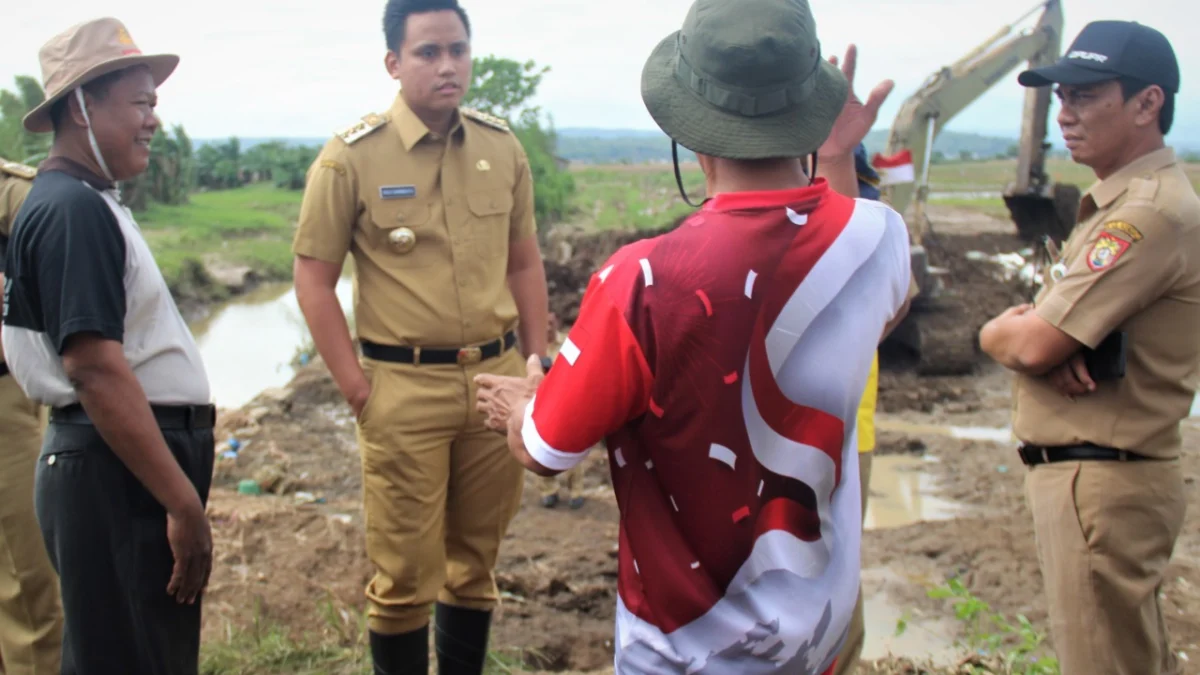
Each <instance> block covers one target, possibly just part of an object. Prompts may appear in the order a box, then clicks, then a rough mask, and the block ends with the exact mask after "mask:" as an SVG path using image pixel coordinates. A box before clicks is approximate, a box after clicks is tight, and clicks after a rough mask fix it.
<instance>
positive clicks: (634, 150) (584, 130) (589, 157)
mask: <svg viewBox="0 0 1200 675" xmlns="http://www.w3.org/2000/svg"><path fill="white" fill-rule="evenodd" d="M556 132H557V133H558V156H560V157H562V158H564V159H568V160H570V161H572V162H575V163H578V164H643V163H665V162H670V161H671V139H669V138H668V137H667V135H666V134H664V133H662V132H661V131H658V130H646V129H603V128H591V127H566V128H562V129H557V130H556ZM1178 135H1179V136H1183V137H1182V138H1176V137H1174V136H1171V137H1168V142H1169V143H1171V144H1172V145H1174V146H1175V148H1176V149H1177V150H1179V151H1180V153H1181V154H1182V155H1184V156H1186V157H1188V158H1189V159H1192V158H1195V157H1196V153H1197V151H1200V141H1192V140H1191V139H1190V138H1189V137H1187V136H1185V135H1184V134H1178ZM887 137H888V130H887V129H876V130H874V131H872V132H871V133H870V134H868V135H867V138H866V140H865V141H864V143H865V144H866V146H867V152H868V154H874V153H876V152H882V151H883V150H884V148H885V146H886V145H887ZM227 140H228V139H226V138H196V139H192V142H193V143H194V144H195V145H196V146H197V147H199V146H202V145H207V144H210V143H224V142H225V141H227ZM238 140H239V141H240V142H241V146H242V150H247V149H249V148H252V147H254V146H255V145H258V144H259V143H266V142H269V141H282V142H284V143H285V144H287V145H290V146H297V145H307V146H316V147H318V148H319V147H321V146H323V145H325V143H326V141H328V140H329V137H323V138H321V137H311V138H301V137H293V138H288V137H283V138H239V139H238ZM1048 140H1050V141H1051V142H1052V143H1053V144H1054V146H1055V148H1058V147H1060V145H1061V143H1059V142H1058V140H1059V139H1058V138H1057V137H1056V136H1054V135H1053V134H1051V137H1050V138H1049V139H1048ZM1016 143H1017V140H1016V138H1005V137H1003V136H999V135H995V136H993V135H987V134H975V133H965V132H959V131H943V132H942V133H941V134H940V135H939V136H938V139H937V141H935V142H934V144H933V149H934V152H940V153H941V154H942V156H943V157H945V158H946V159H958V158H959V157H960V156H961V155H962V153H963V152H964V151H965V152H967V153H969V155H970V157H972V158H992V157H996V156H1003V155H1005V154H1006V153H1008V152H1009V151H1010V149H1011V148H1013V147H1014V146H1015V145H1016ZM695 158H696V156H695V155H694V154H692V152H691V151H690V150H687V149H685V148H679V160H680V161H681V162H689V161H695Z"/></svg>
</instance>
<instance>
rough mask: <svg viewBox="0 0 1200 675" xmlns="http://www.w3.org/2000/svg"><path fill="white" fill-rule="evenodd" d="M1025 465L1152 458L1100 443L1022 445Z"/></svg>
mask: <svg viewBox="0 0 1200 675" xmlns="http://www.w3.org/2000/svg"><path fill="white" fill-rule="evenodd" d="M1017 452H1019V453H1020V454H1021V461H1022V462H1024V463H1025V466H1036V465H1038V464H1053V463H1054V462H1083V461H1091V460H1095V461H1107V462H1139V461H1144V460H1149V459H1152V458H1150V457H1146V456H1145V455H1139V454H1136V453H1132V452H1129V451H1128V450H1117V449H1116V448H1105V447H1101V446H1099V445H1087V444H1085V445H1059V446H1054V447H1046V446H1042V445H1022V446H1021V447H1020V448H1019V449H1018V451H1017Z"/></svg>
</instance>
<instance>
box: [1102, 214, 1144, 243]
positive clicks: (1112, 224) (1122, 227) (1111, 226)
mask: <svg viewBox="0 0 1200 675" xmlns="http://www.w3.org/2000/svg"><path fill="white" fill-rule="evenodd" d="M1104 229H1106V230H1115V231H1117V232H1120V233H1122V234H1124V235H1125V236H1127V237H1129V240H1130V241H1132V242H1135V243H1136V242H1139V241H1141V240H1142V239H1143V238H1144V237H1143V236H1142V232H1141V230H1139V229H1137V228H1136V227H1134V226H1133V225H1130V224H1129V223H1127V222H1125V221H1123V220H1113V221H1109V222H1107V223H1105V224H1104Z"/></svg>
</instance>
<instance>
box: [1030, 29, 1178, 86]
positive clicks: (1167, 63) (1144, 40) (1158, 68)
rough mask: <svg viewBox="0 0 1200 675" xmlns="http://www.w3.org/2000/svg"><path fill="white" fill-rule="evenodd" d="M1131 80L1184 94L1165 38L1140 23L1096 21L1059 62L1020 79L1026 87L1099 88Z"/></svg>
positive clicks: (1175, 62) (1082, 32)
mask: <svg viewBox="0 0 1200 675" xmlns="http://www.w3.org/2000/svg"><path fill="white" fill-rule="evenodd" d="M1118 77H1131V78H1134V79H1136V80H1140V81H1142V82H1145V83H1146V84H1157V85H1158V86H1160V87H1162V88H1163V91H1165V92H1167V93H1174V92H1177V91H1179V62H1178V61H1176V60H1175V50H1174V49H1172V48H1171V43H1170V42H1169V41H1168V40H1167V38H1166V36H1165V35H1163V34H1162V33H1160V32H1158V31H1156V30H1154V29H1153V28H1151V27H1149V26H1143V25H1142V24H1140V23H1137V22H1136V21H1093V22H1092V23H1089V24H1088V25H1086V26H1084V27H1083V30H1082V31H1080V33H1079V36H1078V37H1076V38H1075V41H1074V42H1072V43H1071V46H1070V47H1069V48H1067V53H1066V54H1064V55H1063V57H1062V58H1061V59H1059V60H1058V63H1055V64H1054V65H1051V66H1043V67H1041V68H1034V69H1032V70H1027V71H1025V72H1023V73H1021V74H1020V75H1019V76H1017V82H1020V83H1021V85H1022V86H1025V87H1045V86H1048V85H1051V84H1074V85H1083V84H1096V83H1099V82H1105V81H1108V80H1115V79H1117V78H1118Z"/></svg>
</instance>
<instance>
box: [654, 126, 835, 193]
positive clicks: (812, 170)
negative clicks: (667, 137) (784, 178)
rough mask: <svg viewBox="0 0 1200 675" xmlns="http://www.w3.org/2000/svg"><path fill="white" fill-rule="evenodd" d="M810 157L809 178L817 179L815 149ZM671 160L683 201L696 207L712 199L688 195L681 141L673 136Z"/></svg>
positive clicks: (810, 179) (811, 179)
mask: <svg viewBox="0 0 1200 675" xmlns="http://www.w3.org/2000/svg"><path fill="white" fill-rule="evenodd" d="M810 157H811V158H812V164H811V166H809V167H807V168H808V169H809V171H808V178H809V181H815V180H816V179H817V153H816V151H814V152H813V153H812V155H810ZM671 160H672V161H673V162H674V164H675V184H676V185H678V186H679V194H680V195H681V196H682V197H683V201H685V202H687V205H688V206H691V207H694V208H700V207H701V206H704V203H705V202H707V201H708V200H709V199H712V197H705V199H704V201H702V202H700V203H699V204H695V203H693V202H692V200H691V198H689V197H688V193H687V190H684V189H683V175H682V174H680V173H679V143H677V142H676V141H675V139H673V138H672V139H671Z"/></svg>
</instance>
